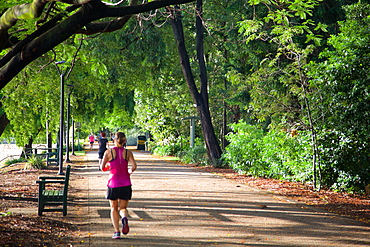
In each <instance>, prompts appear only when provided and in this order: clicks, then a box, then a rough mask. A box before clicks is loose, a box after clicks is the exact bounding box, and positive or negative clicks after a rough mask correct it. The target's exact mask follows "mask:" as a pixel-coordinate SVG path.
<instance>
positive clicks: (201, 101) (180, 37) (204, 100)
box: [170, 3, 221, 165]
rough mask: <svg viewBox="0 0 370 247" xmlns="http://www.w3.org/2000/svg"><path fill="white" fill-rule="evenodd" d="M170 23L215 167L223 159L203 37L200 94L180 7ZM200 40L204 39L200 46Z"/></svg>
mask: <svg viewBox="0 0 370 247" xmlns="http://www.w3.org/2000/svg"><path fill="white" fill-rule="evenodd" d="M197 5H198V4H197ZM200 6H201V3H200ZM200 9H201V8H200ZM199 13H201V11H199V10H198V15H199ZM197 18H200V16H197ZM170 22H171V25H172V29H173V32H174V36H175V40H176V42H177V48H178V51H179V56H180V64H181V67H182V71H183V74H184V77H185V80H186V82H187V84H188V88H189V91H190V94H191V96H192V98H193V100H194V102H195V103H196V105H197V110H198V113H199V117H200V121H201V125H202V133H203V137H204V141H205V143H206V146H207V151H208V156H209V158H210V160H211V161H212V162H213V164H214V165H218V164H219V160H220V158H221V148H220V145H219V143H218V140H217V138H216V135H215V131H214V128H213V125H212V121H211V114H210V111H209V107H208V91H207V74H206V73H205V62H204V54H203V35H201V36H200V37H199V36H198V38H197V41H198V44H197V51H198V62H199V67H200V77H201V92H200V93H199V91H198V89H197V86H196V85H195V80H194V76H193V73H192V70H191V66H190V60H189V55H188V53H187V50H186V47H185V39H184V32H183V25H182V21H181V14H180V11H179V7H178V6H176V7H175V8H174V9H172V18H171V19H170ZM198 23H200V25H201V24H202V23H201V20H200V21H197V33H202V32H203V28H199V26H198V25H199V24H198ZM199 39H202V41H201V43H200V44H199ZM200 46H202V47H200Z"/></svg>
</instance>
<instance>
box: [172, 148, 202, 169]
mask: <svg viewBox="0 0 370 247" xmlns="http://www.w3.org/2000/svg"><path fill="white" fill-rule="evenodd" d="M177 156H178V157H179V158H180V160H181V162H183V163H187V164H203V165H205V164H207V163H209V160H208V156H207V149H206V148H205V147H204V145H197V146H195V147H194V148H188V149H187V150H184V151H181V152H179V153H177Z"/></svg>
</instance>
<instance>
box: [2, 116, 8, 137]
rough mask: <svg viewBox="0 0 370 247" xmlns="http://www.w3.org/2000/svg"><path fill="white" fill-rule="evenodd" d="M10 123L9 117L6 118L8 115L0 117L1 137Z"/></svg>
mask: <svg viewBox="0 0 370 247" xmlns="http://www.w3.org/2000/svg"><path fill="white" fill-rule="evenodd" d="M9 123H10V121H9V119H8V117H7V116H6V113H3V114H2V115H1V116H0V136H1V135H2V134H3V132H4V130H5V128H6V126H8V124H9Z"/></svg>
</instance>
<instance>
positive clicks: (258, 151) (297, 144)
mask: <svg viewBox="0 0 370 247" xmlns="http://www.w3.org/2000/svg"><path fill="white" fill-rule="evenodd" d="M231 127H232V129H233V130H234V133H233V134H229V135H228V136H227V139H228V141H229V142H230V144H229V145H228V146H227V147H226V150H225V152H224V154H223V159H224V161H225V162H227V163H228V165H229V166H230V167H232V168H233V169H234V170H236V171H238V172H239V173H242V174H249V175H252V176H261V177H270V178H277V179H286V180H296V181H308V180H310V179H311V178H312V169H311V167H310V166H311V159H312V158H311V147H310V142H309V136H308V135H306V134H305V133H304V132H301V133H300V134H299V135H298V136H294V137H292V136H290V135H289V134H287V133H286V132H279V131H274V130H271V131H270V132H264V131H263V130H262V129H261V128H258V127H257V126H252V125H249V124H246V123H244V122H240V123H237V124H233V125H232V126H231Z"/></svg>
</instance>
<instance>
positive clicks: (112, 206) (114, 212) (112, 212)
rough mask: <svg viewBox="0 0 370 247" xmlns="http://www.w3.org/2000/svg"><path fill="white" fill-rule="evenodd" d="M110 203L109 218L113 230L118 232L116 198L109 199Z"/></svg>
mask: <svg viewBox="0 0 370 247" xmlns="http://www.w3.org/2000/svg"><path fill="white" fill-rule="evenodd" d="M109 203H110V218H111V220H112V224H113V227H114V231H115V232H120V230H119V215H120V213H119V212H118V200H109Z"/></svg>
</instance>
